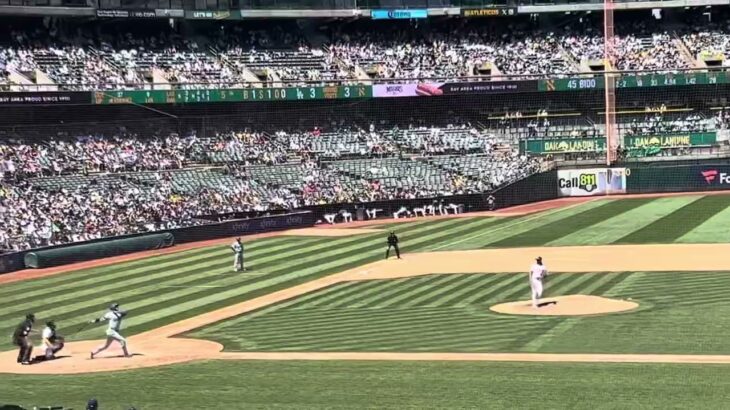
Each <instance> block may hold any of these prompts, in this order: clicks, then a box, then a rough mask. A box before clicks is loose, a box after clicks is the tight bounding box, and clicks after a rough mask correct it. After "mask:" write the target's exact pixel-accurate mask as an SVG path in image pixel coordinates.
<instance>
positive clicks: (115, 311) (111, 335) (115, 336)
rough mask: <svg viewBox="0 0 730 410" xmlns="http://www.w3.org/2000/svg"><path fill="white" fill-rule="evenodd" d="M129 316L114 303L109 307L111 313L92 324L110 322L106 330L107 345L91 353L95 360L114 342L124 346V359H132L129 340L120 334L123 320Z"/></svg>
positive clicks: (93, 321)
mask: <svg viewBox="0 0 730 410" xmlns="http://www.w3.org/2000/svg"><path fill="white" fill-rule="evenodd" d="M124 316H127V312H126V311H124V310H121V309H119V304H118V303H112V305H111V306H110V307H109V311H108V312H106V313H105V314H104V316H102V317H100V318H97V319H94V320H92V321H91V323H99V322H103V321H109V327H108V328H107V329H106V343H105V344H104V345H103V346H99V348H97V349H96V350H95V351H93V352H91V358H92V359H93V358H94V357H95V356H96V355H97V354H99V353H101V352H102V351H104V350H106V349H107V348H109V346H111V344H112V342H113V341H115V340H116V341H117V342H119V344H120V345H122V351H123V352H124V357H132V355H130V354H129V352H128V351H127V339H125V338H124V337H123V336H122V335H120V334H119V329H120V328H121V327H122V318H123V317H124Z"/></svg>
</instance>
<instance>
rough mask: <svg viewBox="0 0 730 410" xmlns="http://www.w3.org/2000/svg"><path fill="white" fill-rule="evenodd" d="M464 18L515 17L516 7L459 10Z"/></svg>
mask: <svg viewBox="0 0 730 410" xmlns="http://www.w3.org/2000/svg"><path fill="white" fill-rule="evenodd" d="M461 15H462V16H464V17H512V16H516V15H517V7H487V8H483V9H461Z"/></svg>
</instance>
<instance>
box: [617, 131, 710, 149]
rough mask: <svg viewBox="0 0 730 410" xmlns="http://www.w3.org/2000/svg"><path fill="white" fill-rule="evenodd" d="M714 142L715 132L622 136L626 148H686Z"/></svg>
mask: <svg viewBox="0 0 730 410" xmlns="http://www.w3.org/2000/svg"><path fill="white" fill-rule="evenodd" d="M716 142H717V134H716V133H715V132H702V133H686V134H665V135H631V136H629V135H627V136H624V146H625V147H626V148H628V149H642V148H654V147H656V148H661V149H664V148H686V147H691V146H703V145H705V146H707V145H714V144H715V143H716Z"/></svg>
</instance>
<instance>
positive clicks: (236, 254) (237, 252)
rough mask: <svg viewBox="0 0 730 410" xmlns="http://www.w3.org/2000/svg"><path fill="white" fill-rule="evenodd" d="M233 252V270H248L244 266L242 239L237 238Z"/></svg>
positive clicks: (232, 248)
mask: <svg viewBox="0 0 730 410" xmlns="http://www.w3.org/2000/svg"><path fill="white" fill-rule="evenodd" d="M231 250H233V270H234V271H236V272H238V271H239V270H246V268H245V267H244V266H243V244H242V243H241V238H236V240H235V241H234V242H233V244H231Z"/></svg>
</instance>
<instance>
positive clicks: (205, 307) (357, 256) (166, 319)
mask: <svg viewBox="0 0 730 410" xmlns="http://www.w3.org/2000/svg"><path fill="white" fill-rule="evenodd" d="M459 223H461V224H463V222H460V221H455V222H454V221H452V220H444V222H443V223H436V224H429V225H428V226H426V227H425V228H424V229H423V231H424V232H419V233H417V234H416V235H415V237H417V238H420V239H416V240H414V242H425V241H428V240H431V239H430V238H433V237H438V236H439V235H438V234H437V233H438V232H443V227H444V226H450V225H453V224H459ZM430 232H436V234H430ZM378 239H379V238H378ZM380 242H381V241H380V240H378V241H377V242H375V244H374V245H373V246H370V247H366V248H368V250H363V249H357V250H352V251H349V250H348V251H346V252H339V251H336V252H334V253H329V252H320V256H321V257H320V259H319V260H313V261H302V260H301V259H298V261H301V263H300V264H299V265H292V264H291V263H285V264H284V265H285V267H284V268H283V269H282V270H281V271H270V275H269V276H271V275H273V276H281V275H282V274H285V273H286V272H291V271H297V272H299V273H300V275H298V276H296V277H295V278H292V279H290V280H287V281H285V282H282V283H276V284H271V285H267V286H264V287H261V288H258V289H255V290H252V291H251V292H247V293H244V294H241V295H232V296H230V297H224V298H220V299H218V300H215V301H212V300H210V301H209V300H205V301H204V302H201V303H199V304H198V305H197V306H195V307H193V308H191V309H188V310H184V311H181V310H180V309H181V308H179V307H178V308H177V310H173V311H171V310H170V309H164V310H165V312H163V311H162V310H161V311H160V312H158V315H159V316H160V317H159V318H157V319H152V320H151V321H148V322H146V323H144V324H140V325H133V326H130V328H129V332H130V333H133V332H139V331H144V330H149V329H151V328H154V327H159V326H162V325H163V324H165V323H170V322H173V321H178V320H182V319H184V318H188V317H192V316H194V315H196V314H200V313H202V312H206V311H210V310H214V309H217V308H220V307H224V306H227V305H230V304H234V303H239V302H242V301H244V300H248V299H250V298H253V297H257V296H261V295H263V294H266V293H270V292H274V291H276V290H280V289H282V288H285V287H289V286H295V285H298V284H301V283H304V282H307V281H310V280H313V279H315V278H318V277H322V276H324V275H327V274H331V273H336V272H339V271H342V270H346V269H349V268H353V267H355V266H360V265H362V264H363V263H366V262H369V261H372V260H374V259H377V256H376V255H379V254H380V253H381V251H382V245H381V244H380ZM312 266H316V268H314V269H313V268H312ZM300 270H301V271H300ZM284 276H287V277H288V275H284ZM168 312H169V313H168Z"/></svg>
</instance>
